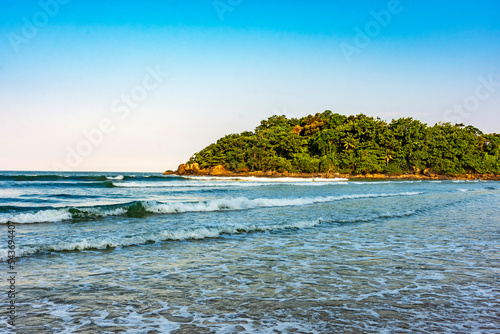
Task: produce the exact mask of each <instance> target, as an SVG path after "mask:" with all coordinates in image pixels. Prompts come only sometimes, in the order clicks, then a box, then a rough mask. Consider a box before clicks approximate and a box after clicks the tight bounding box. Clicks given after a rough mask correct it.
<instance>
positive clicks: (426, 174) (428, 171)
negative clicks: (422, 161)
mask: <svg viewBox="0 0 500 334" xmlns="http://www.w3.org/2000/svg"><path fill="white" fill-rule="evenodd" d="M423 174H424V175H425V176H429V177H433V176H436V175H435V174H433V173H431V169H430V168H426V169H424V171H423Z"/></svg>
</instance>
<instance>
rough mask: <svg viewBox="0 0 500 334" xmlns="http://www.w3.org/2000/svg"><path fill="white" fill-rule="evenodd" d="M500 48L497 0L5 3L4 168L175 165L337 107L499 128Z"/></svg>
mask: <svg viewBox="0 0 500 334" xmlns="http://www.w3.org/2000/svg"><path fill="white" fill-rule="evenodd" d="M499 56H500V3H498V2H496V1H481V2H479V3H472V2H470V3H464V2H456V1H454V2H452V1H440V2H439V3H436V2H432V1H416V0H413V1H399V2H398V1H393V0H391V1H317V2H316V3H311V2H310V1H288V2H285V1H269V0H267V1H249V0H241V1H240V0H220V1H219V0H217V1H194V0H193V1H188V0H171V1H170V0H167V1H143V2H139V1H113V0H106V1H81V0H71V1H69V0H64V1H63V0H59V1H57V0H42V1H0V101H2V103H1V107H0V108H1V109H0V120H1V124H2V131H1V132H0V169H3V170H62V169H65V170H103V171H104V170H105V171H163V170H164V169H168V168H169V169H175V168H176V167H177V165H178V164H180V163H182V162H185V161H186V160H187V159H188V158H189V157H190V156H191V155H192V154H193V153H195V152H196V151H198V150H200V149H202V148H203V147H205V146H206V145H208V144H209V143H211V142H213V141H215V140H216V139H217V138H219V137H221V136H223V135H225V134H228V133H236V132H241V131H245V130H252V129H253V128H254V127H255V126H257V125H258V124H259V122H260V120H262V119H264V118H267V117H269V116H271V115H273V114H285V115H287V116H289V117H301V116H304V115H306V114H309V113H316V112H322V111H324V110H325V109H330V110H333V111H334V112H338V113H341V114H346V115H350V114H358V113H365V114H368V115H372V116H380V117H381V118H382V119H386V120H388V121H390V120H391V119H393V118H399V117H413V118H417V119H420V120H422V121H424V122H426V123H428V124H434V123H436V122H440V121H443V122H446V121H449V122H452V123H465V124H472V125H474V126H477V127H478V128H480V129H482V130H483V131H485V132H497V133H498V132H500V113H499V110H500V62H499V61H498V59H500V57H499Z"/></svg>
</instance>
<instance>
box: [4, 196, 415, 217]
mask: <svg viewBox="0 0 500 334" xmlns="http://www.w3.org/2000/svg"><path fill="white" fill-rule="evenodd" d="M419 194H422V192H403V193H393V194H390V193H389V194H385V193H384V194H356V195H338V196H326V197H310V198H284V199H278V198H253V199H251V198H246V197H231V198H221V199H213V200H208V201H199V202H168V203H163V202H157V201H145V202H131V203H124V204H117V205H106V206H93V207H69V208H61V209H53V208H51V209H46V210H40V211H37V212H28V213H1V214H0V223H3V224H5V223H7V222H9V221H11V222H15V223H20V224H30V223H55V222H61V221H65V220H71V219H88V218H98V217H106V216H128V217H132V218H140V217H144V216H146V215H148V214H175V213H186V212H212V211H227V210H248V209H255V208H266V207H285V206H302V205H310V204H318V203H328V202H335V201H342V200H349V199H363V198H380V197H395V196H415V195H419Z"/></svg>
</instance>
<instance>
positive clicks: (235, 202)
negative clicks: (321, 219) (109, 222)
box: [144, 192, 421, 214]
mask: <svg viewBox="0 0 500 334" xmlns="http://www.w3.org/2000/svg"><path fill="white" fill-rule="evenodd" d="M418 194H421V192H404V193H395V194H356V195H340V196H326V197H312V198H285V199H278V198H254V199H249V198H246V197H236V198H223V199H215V200H209V201H206V202H178V203H159V202H144V207H145V209H146V211H148V212H151V213H163V214H165V213H184V212H207V211H220V210H245V209H254V208H259V207H283V206H302V205H309V204H316V203H327V202H334V201H341V200H345V199H360V198H378V197H392V196H414V195H418Z"/></svg>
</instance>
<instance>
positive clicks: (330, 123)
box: [189, 110, 500, 175]
mask: <svg viewBox="0 0 500 334" xmlns="http://www.w3.org/2000/svg"><path fill="white" fill-rule="evenodd" d="M499 156H500V134H483V133H482V132H481V131H480V130H478V129H477V128H475V127H473V126H464V125H463V124H455V125H452V124H450V123H438V124H436V125H434V126H428V125H426V124H424V123H422V122H420V121H418V120H414V119H412V118H400V119H396V120H393V121H392V122H390V123H387V122H385V121H383V120H381V119H380V118H373V117H369V116H366V115H363V114H359V115H356V116H344V115H339V114H336V113H332V112H331V111H329V110H327V111H325V112H323V113H321V114H320V113H317V114H316V115H308V116H306V117H302V118H300V119H297V118H291V119H288V118H287V117H286V116H276V115H275V116H272V117H270V118H268V119H267V120H264V121H261V124H260V125H259V126H258V127H257V128H255V130H254V131H253V132H248V131H247V132H243V133H240V134H230V135H227V136H224V137H223V138H221V139H219V140H218V141H217V142H216V143H214V144H210V145H209V146H207V147H205V148H204V149H203V150H201V151H200V152H198V153H196V154H194V155H193V156H192V157H191V159H190V160H189V163H194V162H197V163H198V164H199V165H200V167H201V168H210V167H213V166H216V165H223V166H224V167H225V168H226V169H228V170H230V171H258V170H260V171H277V172H285V171H288V172H296V173H316V172H332V173H335V172H338V173H397V174H401V173H420V172H422V171H424V170H427V171H431V172H433V173H436V174H448V175H460V174H467V173H480V174H484V173H495V174H498V173H499V172H500V159H499Z"/></svg>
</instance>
